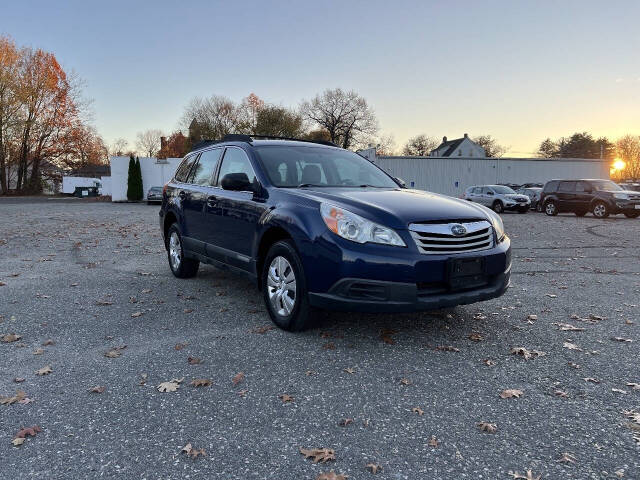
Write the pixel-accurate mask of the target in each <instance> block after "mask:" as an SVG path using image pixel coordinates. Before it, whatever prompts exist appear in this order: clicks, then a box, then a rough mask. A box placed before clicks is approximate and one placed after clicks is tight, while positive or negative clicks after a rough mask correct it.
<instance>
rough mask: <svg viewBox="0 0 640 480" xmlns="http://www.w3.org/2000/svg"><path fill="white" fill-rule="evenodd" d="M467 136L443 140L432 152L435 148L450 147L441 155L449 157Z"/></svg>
mask: <svg viewBox="0 0 640 480" xmlns="http://www.w3.org/2000/svg"><path fill="white" fill-rule="evenodd" d="M465 138H466V137H462V138H456V139H454V140H447V141H446V142H442V143H441V144H440V145H438V146H437V147H436V148H434V149H433V150H432V152H433V151H435V150H441V149H443V148H444V147H449V148H447V150H446V151H445V152H444V153H443V154H442V155H440V156H441V157H448V156H449V155H451V154H452V153H453V152H454V151H455V150H456V148H458V146H459V145H460V144H461V143H462V142H463V141H464V139H465Z"/></svg>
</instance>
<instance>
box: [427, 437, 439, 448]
mask: <svg viewBox="0 0 640 480" xmlns="http://www.w3.org/2000/svg"><path fill="white" fill-rule="evenodd" d="M439 444H440V441H439V440H438V439H437V438H436V437H435V435H431V438H430V439H429V443H428V445H429V446H430V447H433V448H437V447H438V445H439Z"/></svg>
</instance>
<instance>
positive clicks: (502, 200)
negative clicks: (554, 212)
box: [462, 185, 531, 213]
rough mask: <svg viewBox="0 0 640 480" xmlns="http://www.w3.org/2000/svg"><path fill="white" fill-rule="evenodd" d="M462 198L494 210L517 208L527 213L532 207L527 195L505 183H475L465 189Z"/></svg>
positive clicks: (497, 211) (501, 210)
mask: <svg viewBox="0 0 640 480" xmlns="http://www.w3.org/2000/svg"><path fill="white" fill-rule="evenodd" d="M462 198H464V199H465V200H469V201H470V202H476V203H481V204H483V205H485V206H486V207H489V208H492V209H493V211H494V212H496V213H501V212H503V211H505V210H517V211H518V213H527V212H528V211H529V208H530V207H531V200H530V199H529V197H527V196H526V195H522V194H519V193H516V192H515V191H513V189H512V188H510V187H505V186H504V185H474V186H473V187H469V188H467V189H466V190H465V192H464V194H463V195H462Z"/></svg>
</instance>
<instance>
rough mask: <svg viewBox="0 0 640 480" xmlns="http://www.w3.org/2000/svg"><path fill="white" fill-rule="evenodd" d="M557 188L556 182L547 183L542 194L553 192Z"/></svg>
mask: <svg viewBox="0 0 640 480" xmlns="http://www.w3.org/2000/svg"><path fill="white" fill-rule="evenodd" d="M557 188H558V182H557V181H552V182H547V183H545V185H544V189H543V191H544V192H555V191H556V189H557Z"/></svg>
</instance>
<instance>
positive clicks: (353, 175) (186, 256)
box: [159, 135, 511, 330]
mask: <svg viewBox="0 0 640 480" xmlns="http://www.w3.org/2000/svg"><path fill="white" fill-rule="evenodd" d="M262 138H264V137H262ZM159 220H160V230H161V232H162V235H163V238H164V242H165V248H166V250H167V256H168V261H169V267H170V268H171V271H172V272H173V274H174V275H175V276H176V277H179V278H187V277H193V276H194V275H196V273H197V271H198V267H199V264H200V262H204V263H210V264H214V265H218V266H220V267H223V268H227V269H231V270H233V271H236V272H239V273H244V274H246V275H248V276H249V278H251V279H252V280H254V281H256V283H257V284H258V287H259V288H260V291H261V292H262V296H263V299H264V302H265V305H266V308H267V311H268V313H269V315H270V317H271V319H272V320H273V322H274V323H275V324H276V325H278V326H279V327H280V328H283V329H285V330H302V329H304V328H306V327H308V326H309V325H310V320H311V318H312V314H313V312H314V310H315V309H316V308H317V309H334V310H346V311H354V310H356V311H368V312H384V311H386V312H401V311H405V312H407V311H421V310H433V309H441V308H445V307H451V306H454V305H460V304H468V303H473V302H478V301H482V300H488V299H490V298H495V297H499V296H500V295H502V294H503V293H504V292H505V291H506V289H507V287H508V286H509V277H510V273H511V243H510V240H509V238H508V237H507V236H506V235H505V232H504V226H503V223H502V220H501V218H500V216H499V215H496V214H495V213H494V212H492V211H491V210H489V209H487V208H485V207H482V206H480V205H474V204H470V203H469V202H465V201H462V200H459V199H455V198H451V197H447V196H444V195H438V194H435V193H429V192H424V191H420V190H409V189H406V188H402V186H401V185H400V183H399V182H398V181H397V180H396V179H394V178H393V177H391V176H389V175H388V174H387V173H385V172H384V171H383V170H381V169H380V168H379V167H377V166H376V165H374V164H373V163H371V162H369V161H368V160H367V159H365V158H363V157H361V156H359V155H357V154H355V153H353V152H349V151H347V150H343V149H341V148H338V147H337V146H335V145H333V144H330V143H328V142H321V141H317V142H312V141H297V140H293V139H273V138H271V139H266V140H265V139H260V137H250V136H246V135H228V136H226V137H225V138H224V139H223V140H222V141H217V142H204V143H201V144H200V145H197V146H196V148H195V149H194V151H192V152H190V153H189V154H188V155H187V156H186V157H185V158H184V160H183V161H182V163H181V164H180V166H179V167H178V169H177V170H176V173H175V175H174V178H173V179H172V180H171V181H170V182H169V183H167V185H165V189H164V195H163V201H162V207H161V208H160V218H159Z"/></svg>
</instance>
